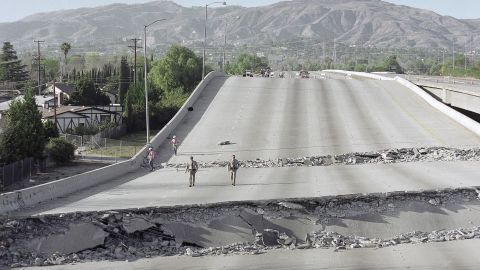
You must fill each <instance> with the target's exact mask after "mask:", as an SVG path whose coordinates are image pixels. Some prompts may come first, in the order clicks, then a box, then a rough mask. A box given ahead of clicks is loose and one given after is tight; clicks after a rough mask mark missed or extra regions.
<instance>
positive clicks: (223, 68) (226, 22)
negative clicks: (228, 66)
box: [222, 16, 240, 72]
mask: <svg viewBox="0 0 480 270" xmlns="http://www.w3.org/2000/svg"><path fill="white" fill-rule="evenodd" d="M238 19H240V16H236V17H235V18H234V19H233V20H232V21H231V22H233V21H236V20H238ZM227 27H228V19H227V18H225V40H224V41H223V61H222V71H223V72H225V58H226V54H227Z"/></svg>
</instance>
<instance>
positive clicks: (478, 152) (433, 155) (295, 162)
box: [166, 147, 480, 168]
mask: <svg viewBox="0 0 480 270" xmlns="http://www.w3.org/2000/svg"><path fill="white" fill-rule="evenodd" d="M422 161H423V162H431V161H480V148H470V149H457V148H448V147H425V148H400V149H385V150H381V151H374V152H356V153H347V154H343V155H326V156H311V157H297V158H279V159H277V160H263V159H259V158H257V159H255V160H242V161H240V163H241V167H243V168H275V167H301V166H330V165H335V164H344V165H356V164H376V163H399V162H422ZM227 165H228V161H211V162H199V166H200V167H202V168H217V167H226V166H227ZM166 167H169V168H185V164H174V163H168V164H166Z"/></svg>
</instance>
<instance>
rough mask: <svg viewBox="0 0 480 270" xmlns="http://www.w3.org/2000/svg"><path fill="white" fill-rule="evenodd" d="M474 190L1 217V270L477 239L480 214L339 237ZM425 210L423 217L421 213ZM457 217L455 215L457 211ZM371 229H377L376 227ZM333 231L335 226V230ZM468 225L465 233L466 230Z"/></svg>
mask: <svg viewBox="0 0 480 270" xmlns="http://www.w3.org/2000/svg"><path fill="white" fill-rule="evenodd" d="M478 192H479V191H478V188H459V189H445V190H435V191H412V192H406V191H399V192H389V193H378V194H368V195H367V194H352V195H342V196H329V197H321V198H305V199H283V200H269V201H249V202H224V203H217V204H209V205H194V206H177V207H156V208H141V209H131V210H118V211H112V210H110V211H102V212H76V213H68V214H55V215H44V216H32V217H18V218H14V217H7V216H3V217H0V219H1V220H0V221H1V223H0V224H1V225H0V265H5V266H8V267H27V266H43V265H59V264H68V263H78V262H85V261H103V260H134V259H137V258H149V257H154V256H172V255H185V256H192V257H197V256H212V255H225V254H232V253H238V254H259V253H263V252H267V251H268V250H271V249H283V248H285V249H310V248H328V249H332V251H339V250H349V249H356V248H382V247H388V246H394V245H401V244H421V243H427V242H443V241H457V240H467V239H480V213H478V211H472V212H471V213H468V218H469V219H470V220H471V221H470V222H465V224H464V225H465V226H462V227H451V228H445V227H444V224H441V222H440V223H438V224H437V223H435V226H438V228H436V229H434V230H431V231H405V232H402V233H399V234H396V235H392V236H389V237H376V236H375V235H373V236H372V235H370V236H368V235H358V234H354V233H352V231H348V230H349V229H350V228H348V227H347V228H346V230H347V233H343V234H342V233H340V232H338V231H334V230H332V229H331V228H334V227H332V226H333V225H335V224H337V223H338V224H340V225H341V223H342V222H347V221H351V220H357V221H359V222H370V221H368V220H363V218H364V217H365V216H366V215H380V216H389V215H393V216H394V215H396V214H395V213H396V212H395V211H397V209H403V210H402V211H403V212H415V211H417V212H422V211H427V210H428V211H430V212H438V213H440V214H442V215H445V214H444V210H445V209H468V208H469V207H470V205H478V204H479V197H478ZM425 209H426V210H425ZM456 212H458V211H456ZM372 222H375V220H373V221H372ZM332 224H333V225H332ZM467 225H468V226H467Z"/></svg>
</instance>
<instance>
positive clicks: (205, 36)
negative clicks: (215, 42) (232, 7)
mask: <svg viewBox="0 0 480 270" xmlns="http://www.w3.org/2000/svg"><path fill="white" fill-rule="evenodd" d="M214 4H222V5H224V6H226V5H227V2H226V1H223V2H212V3H210V4H205V28H204V31H203V64H202V80H203V78H205V47H206V46H207V17H208V13H207V10H208V6H211V5H214Z"/></svg>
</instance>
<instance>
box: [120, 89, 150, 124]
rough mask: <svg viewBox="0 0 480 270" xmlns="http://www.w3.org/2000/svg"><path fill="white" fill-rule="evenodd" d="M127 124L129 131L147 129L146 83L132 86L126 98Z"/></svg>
mask: <svg viewBox="0 0 480 270" xmlns="http://www.w3.org/2000/svg"><path fill="white" fill-rule="evenodd" d="M124 117H125V120H126V121H125V122H126V124H127V129H128V130H129V131H136V130H141V129H143V128H145V92H144V82H141V83H137V85H136V86H135V85H133V84H132V85H130V87H129V88H128V92H127V95H126V96H125V111H124Z"/></svg>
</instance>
